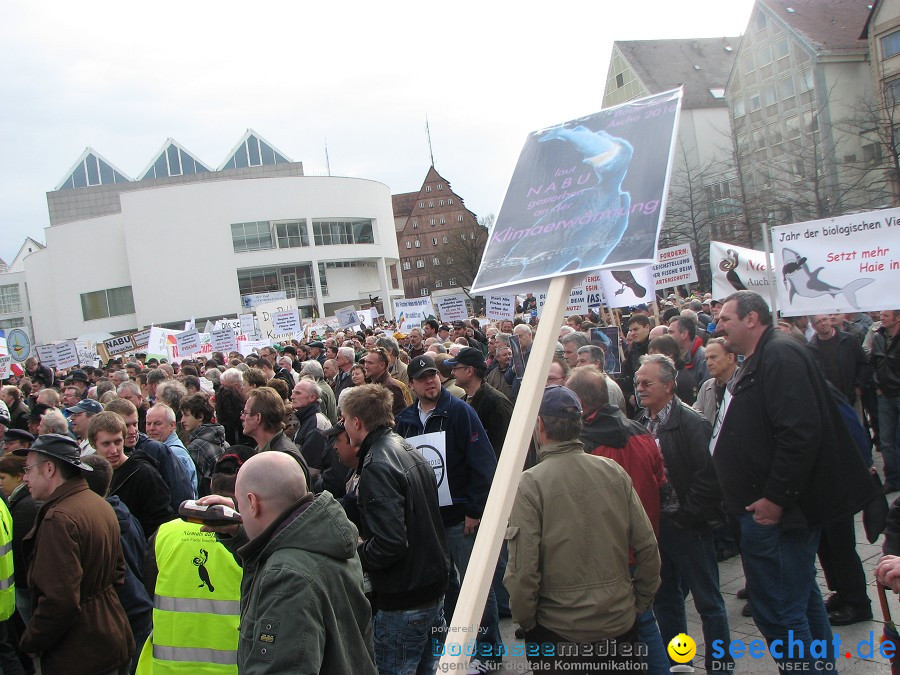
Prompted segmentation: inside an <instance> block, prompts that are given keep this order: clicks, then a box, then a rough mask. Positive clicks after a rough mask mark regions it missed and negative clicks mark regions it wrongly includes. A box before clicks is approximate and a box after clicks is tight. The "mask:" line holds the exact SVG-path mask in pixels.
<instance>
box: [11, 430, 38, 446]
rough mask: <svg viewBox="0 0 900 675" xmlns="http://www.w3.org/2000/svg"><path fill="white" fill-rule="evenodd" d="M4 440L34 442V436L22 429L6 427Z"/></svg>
mask: <svg viewBox="0 0 900 675" xmlns="http://www.w3.org/2000/svg"><path fill="white" fill-rule="evenodd" d="M6 440H8V441H21V442H22V443H34V436H32V435H31V434H29V433H28V432H27V431H25V430H24V429H7V430H6Z"/></svg>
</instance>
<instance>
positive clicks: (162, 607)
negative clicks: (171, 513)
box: [137, 520, 242, 674]
mask: <svg viewBox="0 0 900 675" xmlns="http://www.w3.org/2000/svg"><path fill="white" fill-rule="evenodd" d="M200 527H201V526H200V525H197V524H195V523H187V522H185V521H183V520H172V521H169V522H168V523H164V524H163V525H161V526H160V528H159V530H158V531H157V533H156V548H155V551H156V565H157V567H158V569H159V576H157V578H156V595H155V597H154V598H153V632H152V633H151V635H150V638H149V639H148V640H147V642H146V643H145V644H144V648H143V650H142V651H141V657H140V660H139V662H138V669H137V672H138V673H192V674H193V673H237V647H238V638H239V629H238V626H239V624H240V619H241V576H242V571H241V568H240V566H239V565H238V564H237V562H236V561H235V559H234V556H232V554H231V553H230V552H229V551H228V550H227V549H226V548H225V547H224V546H222V544H220V543H219V542H218V541H216V536H215V535H214V534H213V533H211V532H201V531H200Z"/></svg>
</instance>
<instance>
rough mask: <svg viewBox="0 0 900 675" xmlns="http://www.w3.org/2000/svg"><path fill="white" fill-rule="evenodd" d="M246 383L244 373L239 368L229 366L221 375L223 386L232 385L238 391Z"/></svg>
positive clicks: (221, 384) (220, 380) (220, 382)
mask: <svg viewBox="0 0 900 675" xmlns="http://www.w3.org/2000/svg"><path fill="white" fill-rule="evenodd" d="M243 384H244V375H243V373H241V371H240V370H238V369H237V368H228V369H227V370H226V371H225V372H224V373H222V375H221V376H220V377H219V385H220V386H223V387H231V388H232V389H236V390H237V391H240V390H241V387H242V386H243Z"/></svg>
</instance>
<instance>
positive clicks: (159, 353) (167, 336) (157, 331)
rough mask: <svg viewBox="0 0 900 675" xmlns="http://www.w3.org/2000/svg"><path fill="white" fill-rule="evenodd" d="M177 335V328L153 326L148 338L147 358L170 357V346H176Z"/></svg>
mask: <svg viewBox="0 0 900 675" xmlns="http://www.w3.org/2000/svg"><path fill="white" fill-rule="evenodd" d="M176 335H178V331H177V330H169V329H168V328H160V327H159V326H151V327H150V335H149V337H148V338H147V358H150V359H168V358H169V346H172V347H174V346H175V336H176Z"/></svg>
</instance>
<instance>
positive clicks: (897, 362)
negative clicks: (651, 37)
mask: <svg viewBox="0 0 900 675" xmlns="http://www.w3.org/2000/svg"><path fill="white" fill-rule="evenodd" d="M887 341H888V336H887V335H886V334H885V332H884V328H879V329H878V330H877V331H875V335H874V336H873V337H872V365H873V366H874V368H875V384H876V385H878V389H879V390H881V393H882V394H884V395H885V396H889V397H891V398H894V397H896V396H900V335H898V336H897V337H895V338H894V341H893V344H891V346H890V347H888V342H887Z"/></svg>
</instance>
